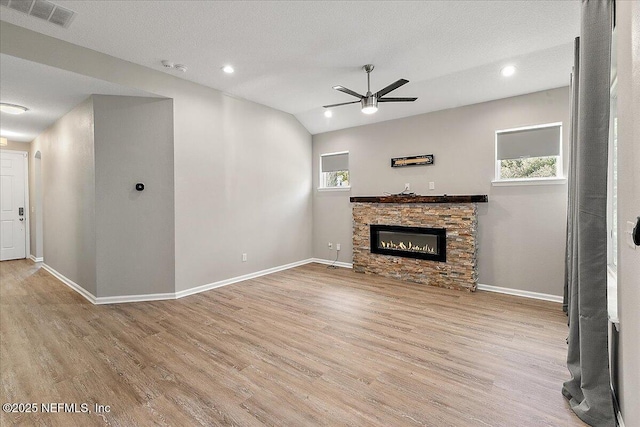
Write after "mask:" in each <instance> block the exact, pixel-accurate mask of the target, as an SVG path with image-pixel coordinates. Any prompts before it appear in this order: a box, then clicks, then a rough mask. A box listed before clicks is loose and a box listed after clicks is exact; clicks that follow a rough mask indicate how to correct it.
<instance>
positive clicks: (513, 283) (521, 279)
mask: <svg viewBox="0 0 640 427" xmlns="http://www.w3.org/2000/svg"><path fill="white" fill-rule="evenodd" d="M551 122H562V123H563V150H564V152H565V153H566V152H567V147H568V145H567V142H568V124H569V90H568V88H566V87H565V88H559V89H554V90H548V91H544V92H538V93H533V94H529V95H523V96H517V97H513V98H507V99H502V100H498V101H492V102H486V103H482V104H476V105H471V106H466V107H460V108H455V109H450V110H444V111H438V112H434V113H428V114H423V115H419V116H413V117H408V118H404V119H399V120H392V121H388V122H383V123H377V124H373V125H369V126H361V127H356V128H351V129H345V130H339V131H335V132H328V133H324V134H319V135H314V136H313V180H314V181H313V185H314V195H313V200H314V205H313V218H314V222H313V242H314V248H313V250H314V256H315V257H317V258H323V259H334V257H335V252H334V251H330V250H329V249H328V248H327V243H328V242H332V243H334V244H335V243H341V244H342V251H341V253H340V258H339V260H340V261H343V262H351V257H352V244H351V207H350V204H349V197H350V196H366V195H381V194H383V192H390V193H397V192H400V191H402V190H403V188H404V184H405V183H410V184H411V191H413V192H416V193H418V194H423V195H429V194H488V195H489V203H488V204H479V209H478V211H479V283H482V284H486V285H492V286H500V287H505V288H512V289H518V290H526V291H532V292H540V293H545V294H552V295H562V287H563V275H564V263H563V261H564V247H565V243H564V242H565V237H564V236H565V225H566V205H567V186H566V184H562V185H536V186H527V185H519V186H509V187H496V186H492V185H491V180H492V179H493V178H494V174H495V162H494V144H495V131H496V130H500V129H507V128H515V127H521V126H527V125H536V124H542V123H551ZM336 151H349V168H350V178H351V186H352V189H351V191H350V192H327V191H317V190H316V188H317V186H318V179H319V178H318V175H319V172H318V167H319V156H320V154H323V153H330V152H336ZM419 154H434V155H435V162H434V164H433V165H431V166H419V167H406V168H391V167H390V159H391V158H392V157H401V156H408V155H419ZM567 162H568V159H567V158H566V156H565V159H564V171H565V173H566V167H567ZM430 181H433V182H435V190H429V189H428V188H429V187H428V183H429V182H430Z"/></svg>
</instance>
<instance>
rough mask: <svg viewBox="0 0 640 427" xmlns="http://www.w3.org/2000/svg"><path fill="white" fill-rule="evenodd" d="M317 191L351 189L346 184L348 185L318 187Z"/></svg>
mask: <svg viewBox="0 0 640 427" xmlns="http://www.w3.org/2000/svg"><path fill="white" fill-rule="evenodd" d="M318 191H351V186H348V187H318Z"/></svg>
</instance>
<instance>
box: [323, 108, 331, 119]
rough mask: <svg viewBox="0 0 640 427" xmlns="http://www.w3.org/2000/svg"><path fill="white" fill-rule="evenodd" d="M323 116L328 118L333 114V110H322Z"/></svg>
mask: <svg viewBox="0 0 640 427" xmlns="http://www.w3.org/2000/svg"><path fill="white" fill-rule="evenodd" d="M324 116H325V117H326V118H329V117H331V116H333V111H331V110H327V111H325V112H324Z"/></svg>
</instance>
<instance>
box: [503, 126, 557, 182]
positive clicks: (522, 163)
mask: <svg viewBox="0 0 640 427" xmlns="http://www.w3.org/2000/svg"><path fill="white" fill-rule="evenodd" d="M558 178H562V124H561V123H551V124H546V125H539V126H531V127H524V128H517V129H507V130H500V131H497V132H496V181H536V180H538V181H541V180H549V179H558Z"/></svg>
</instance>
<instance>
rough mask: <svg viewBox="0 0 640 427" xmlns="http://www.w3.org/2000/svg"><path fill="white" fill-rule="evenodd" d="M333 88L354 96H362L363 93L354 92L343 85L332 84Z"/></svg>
mask: <svg viewBox="0 0 640 427" xmlns="http://www.w3.org/2000/svg"><path fill="white" fill-rule="evenodd" d="M333 88H334V89H335V90H339V91H340V92H344V93H348V94H349V95H352V96H355V97H356V98H364V96H363V95H360V94H359V93H358V92H354V91H352V90H351V89H347V88H346V87H344V86H334V87H333Z"/></svg>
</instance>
